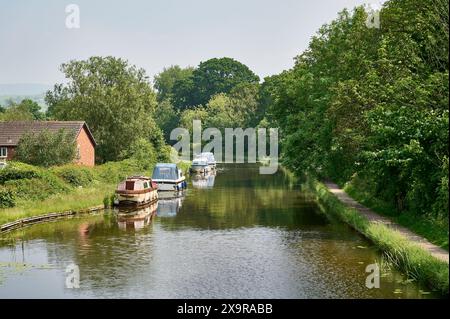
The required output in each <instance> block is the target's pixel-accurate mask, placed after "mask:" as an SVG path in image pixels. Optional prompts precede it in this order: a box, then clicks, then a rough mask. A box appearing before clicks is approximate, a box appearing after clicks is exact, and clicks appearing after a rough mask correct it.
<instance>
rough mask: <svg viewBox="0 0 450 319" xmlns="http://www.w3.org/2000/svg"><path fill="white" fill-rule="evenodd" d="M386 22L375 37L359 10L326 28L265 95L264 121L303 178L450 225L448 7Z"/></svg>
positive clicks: (390, 10) (402, 4)
mask: <svg viewBox="0 0 450 319" xmlns="http://www.w3.org/2000/svg"><path fill="white" fill-rule="evenodd" d="M380 16H381V18H380V20H381V28H379V29H377V28H368V27H367V26H366V24H365V20H366V18H367V14H366V12H365V10H364V9H363V8H362V7H358V8H356V9H355V10H354V11H353V12H348V11H346V10H344V11H343V12H341V13H340V14H339V16H338V18H337V19H336V20H334V21H332V22H331V23H330V24H327V25H325V26H323V27H321V28H320V30H319V32H318V33H317V35H316V36H315V37H313V39H312V41H311V43H310V45H309V47H308V49H307V50H306V51H305V52H303V53H302V54H301V55H300V56H298V57H297V58H296V62H295V66H294V67H293V68H292V69H291V70H288V71H285V72H283V73H281V74H279V75H277V76H273V77H271V78H270V79H269V83H268V84H267V85H266V84H263V85H262V87H263V89H262V91H261V92H260V93H261V94H260V96H261V97H263V98H264V100H265V101H266V102H265V103H268V105H267V107H266V108H267V112H266V119H267V120H268V121H270V125H271V126H274V127H279V128H280V131H281V132H280V136H282V139H281V150H282V154H283V162H284V164H285V165H286V166H288V167H289V168H290V169H292V170H294V171H296V172H297V173H304V172H308V173H310V174H317V175H319V176H321V177H325V178H332V179H334V180H336V181H337V182H340V183H342V184H344V183H346V182H350V183H354V182H358V183H359V184H358V185H359V188H361V187H362V189H363V191H364V192H367V193H368V194H370V196H371V197H373V198H374V199H375V200H379V201H381V202H383V203H384V204H387V205H390V206H391V207H392V208H393V209H394V210H395V209H396V210H397V212H399V213H400V212H406V211H408V212H414V213H417V214H427V215H429V214H430V212H433V213H434V214H435V216H445V217H446V218H447V222H448V196H447V195H446V193H447V192H448V182H447V181H448V158H449V152H448V146H449V138H448V121H449V120H448V117H449V115H448V114H449V111H448V103H449V95H448V92H449V82H448V79H449V73H448V68H449V65H448V2H447V1H445V0H431V1H425V2H424V1H419V0H401V1H400V0H390V1H387V2H385V3H384V5H383V8H382V10H381V13H380ZM267 93H268V94H269V95H270V97H268V96H267Z"/></svg>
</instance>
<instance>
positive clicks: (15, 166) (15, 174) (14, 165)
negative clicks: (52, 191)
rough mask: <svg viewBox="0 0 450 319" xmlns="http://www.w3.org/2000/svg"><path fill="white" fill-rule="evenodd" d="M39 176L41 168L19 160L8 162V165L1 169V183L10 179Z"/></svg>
mask: <svg viewBox="0 0 450 319" xmlns="http://www.w3.org/2000/svg"><path fill="white" fill-rule="evenodd" d="M39 176H40V172H39V169H38V168H36V167H34V166H31V165H28V164H24V163H19V162H8V166H6V168H4V169H2V170H0V184H4V183H5V182H7V181H10V180H17V179H30V178H37V177H39Z"/></svg>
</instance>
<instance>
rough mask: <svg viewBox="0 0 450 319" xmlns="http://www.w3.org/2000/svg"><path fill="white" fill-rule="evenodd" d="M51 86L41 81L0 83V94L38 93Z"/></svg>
mask: <svg viewBox="0 0 450 319" xmlns="http://www.w3.org/2000/svg"><path fill="white" fill-rule="evenodd" d="M51 88H52V86H51V85H48V84H42V83H5V84H2V83H0V95H38V94H42V93H45V92H46V91H47V90H50V89H51Z"/></svg>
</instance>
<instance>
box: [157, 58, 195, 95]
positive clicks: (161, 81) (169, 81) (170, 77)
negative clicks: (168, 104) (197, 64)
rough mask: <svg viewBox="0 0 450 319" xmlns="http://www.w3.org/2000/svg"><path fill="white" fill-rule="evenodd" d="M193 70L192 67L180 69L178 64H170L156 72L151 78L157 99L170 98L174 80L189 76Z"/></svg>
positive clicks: (181, 79)
mask: <svg viewBox="0 0 450 319" xmlns="http://www.w3.org/2000/svg"><path fill="white" fill-rule="evenodd" d="M193 70H194V68H192V67H187V68H184V69H182V68H181V67H180V66H178V65H172V66H170V67H168V68H164V69H163V71H162V72H160V73H158V74H157V75H156V76H155V78H154V80H153V86H154V88H155V89H156V90H157V97H158V101H159V102H161V101H163V100H165V99H172V97H173V88H174V84H175V82H176V81H183V80H184V79H187V78H190V77H191V76H192V72H193Z"/></svg>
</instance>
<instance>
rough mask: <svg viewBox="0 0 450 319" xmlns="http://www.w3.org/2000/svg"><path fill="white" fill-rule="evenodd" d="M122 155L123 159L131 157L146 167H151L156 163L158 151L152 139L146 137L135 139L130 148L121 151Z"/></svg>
mask: <svg viewBox="0 0 450 319" xmlns="http://www.w3.org/2000/svg"><path fill="white" fill-rule="evenodd" d="M120 157H121V158H122V159H125V158H131V159H133V160H135V161H137V163H139V165H140V166H142V168H144V169H149V168H150V167H151V166H152V165H153V164H155V163H156V159H157V153H156V151H155V148H154V146H153V144H152V143H150V141H148V140H146V139H145V138H140V139H137V140H135V141H134V142H133V143H132V144H131V145H130V147H129V148H128V149H126V150H125V151H123V152H121V154H120Z"/></svg>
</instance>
